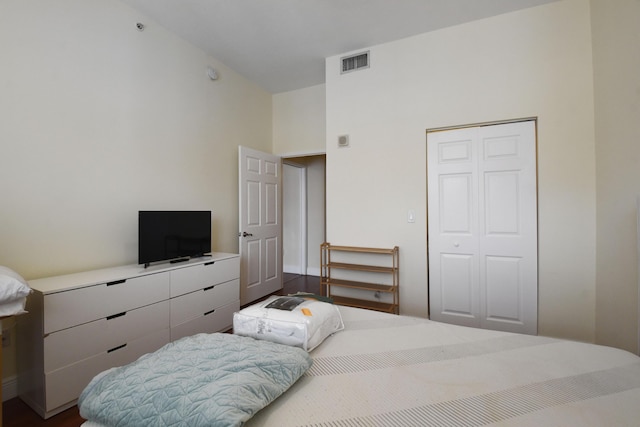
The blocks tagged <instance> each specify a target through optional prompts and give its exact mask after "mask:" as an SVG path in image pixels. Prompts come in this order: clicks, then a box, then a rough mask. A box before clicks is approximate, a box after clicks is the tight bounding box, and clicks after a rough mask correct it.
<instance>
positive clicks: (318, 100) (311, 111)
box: [273, 85, 326, 157]
mask: <svg viewBox="0 0 640 427" xmlns="http://www.w3.org/2000/svg"><path fill="white" fill-rule="evenodd" d="M325 117H326V111H325V85H318V86H311V87H308V88H305V89H300V90H293V91H289V92H282V93H277V94H274V95H273V153H274V154H278V155H287V156H289V157H290V156H299V155H308V154H318V153H324V152H325V146H324V144H325V139H326V138H325V135H326V133H325V127H326V121H325Z"/></svg>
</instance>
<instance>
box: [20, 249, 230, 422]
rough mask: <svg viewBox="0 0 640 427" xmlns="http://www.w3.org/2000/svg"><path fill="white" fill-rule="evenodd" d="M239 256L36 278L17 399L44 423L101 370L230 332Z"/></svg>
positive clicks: (25, 322) (23, 331) (24, 328)
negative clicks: (201, 336)
mask: <svg viewBox="0 0 640 427" xmlns="http://www.w3.org/2000/svg"><path fill="white" fill-rule="evenodd" d="M239 278H240V258H239V256H238V255H236V254H227V253H213V254H212V256H211V257H203V258H198V259H194V260H190V261H187V262H183V263H179V264H162V265H157V266H151V267H149V268H146V269H145V268H143V267H142V266H139V265H129V266H123V267H115V268H108V269H102V270H94V271H86V272H82V273H76V274H70V275H65V276H56V277H50V278H45V279H38V280H32V281H30V282H29V286H31V288H32V289H33V290H34V292H33V294H32V295H31V296H30V297H29V298H28V302H27V310H28V311H29V314H27V315H24V316H21V318H20V322H17V325H16V327H17V337H18V339H17V352H18V354H17V365H18V366H17V367H18V395H19V396H20V398H21V399H22V400H23V401H25V402H26V403H27V404H28V405H29V406H31V408H33V409H34V410H35V411H36V412H37V413H38V414H40V416H42V417H43V418H49V417H50V416H52V415H55V414H57V413H59V412H61V411H63V410H65V409H67V408H70V407H71V406H73V405H75V404H76V401H77V399H78V396H79V395H80V393H81V392H82V390H83V389H84V387H85V386H86V385H87V384H88V383H89V381H90V380H91V379H92V378H93V377H94V376H95V375H96V374H97V373H99V372H101V371H103V370H105V369H108V368H111V367H114V366H120V365H124V364H127V363H130V362H132V361H134V360H136V359H137V358H138V357H140V356H141V355H143V354H145V353H148V352H151V351H154V350H156V349H158V348H160V347H162V346H163V345H164V344H167V343H168V342H170V341H174V340H177V339H179V338H182V337H185V336H188V335H193V334H196V333H200V332H207V333H212V332H218V331H225V330H228V329H230V328H231V326H232V323H233V313H234V312H235V311H237V310H238V309H239V308H240V280H239Z"/></svg>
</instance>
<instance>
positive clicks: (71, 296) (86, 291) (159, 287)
mask: <svg viewBox="0 0 640 427" xmlns="http://www.w3.org/2000/svg"><path fill="white" fill-rule="evenodd" d="M169 280H170V275H169V273H168V272H164V273H157V274H149V275H146V276H139V277H135V278H131V279H126V280H123V281H118V282H111V283H104V284H100V285H93V286H87V287H84V288H76V289H71V290H68V291H64V292H58V293H53V294H46V295H44V333H45V334H49V333H52V332H55V331H59V330H62V329H66V328H69V327H72V326H76V325H80V324H82V323H87V322H91V321H94V320H98V319H101V318H103V317H108V316H111V315H114V314H118V313H122V312H125V311H128V310H131V309H134V308H138V307H142V306H145V305H149V304H152V303H155V302H158V301H163V300H167V299H169Z"/></svg>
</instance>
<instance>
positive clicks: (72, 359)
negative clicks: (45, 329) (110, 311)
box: [44, 300, 170, 374]
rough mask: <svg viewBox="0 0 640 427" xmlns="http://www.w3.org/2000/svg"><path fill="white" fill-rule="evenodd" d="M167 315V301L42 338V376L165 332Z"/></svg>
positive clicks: (167, 321) (167, 322)
mask: <svg viewBox="0 0 640 427" xmlns="http://www.w3.org/2000/svg"><path fill="white" fill-rule="evenodd" d="M169 311H170V310H169V301H168V300H165V301H162V302H159V303H156V304H151V305H148V306H145V307H141V308H138V309H135V310H130V311H126V312H123V313H120V314H117V315H115V316H113V317H110V318H102V319H99V320H95V321H93V322H89V323H84V324H82V325H79V326H76V327H74V328H68V329H63V330H62V331H58V332H54V333H52V334H49V335H47V336H46V337H45V338H44V372H45V374H46V373H49V372H52V371H55V370H57V369H60V368H63V367H65V366H67V365H71V364H73V363H76V362H79V361H81V360H83V359H87V358H89V357H91V356H95V355H96V354H99V353H102V352H105V351H107V350H110V349H112V348H114V347H118V346H120V345H122V344H124V343H127V342H130V341H133V340H136V339H138V338H140V337H143V336H145V335H147V334H150V333H152V332H155V331H157V330H159V329H166V328H167V325H169Z"/></svg>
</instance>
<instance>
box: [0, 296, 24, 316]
mask: <svg viewBox="0 0 640 427" xmlns="http://www.w3.org/2000/svg"><path fill="white" fill-rule="evenodd" d="M26 302H27V298H26V297H24V298H20V299H19V300H16V301H11V302H6V303H4V304H0V317H5V316H15V315H17V314H23V313H26V311H24V305H25V304H26Z"/></svg>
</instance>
